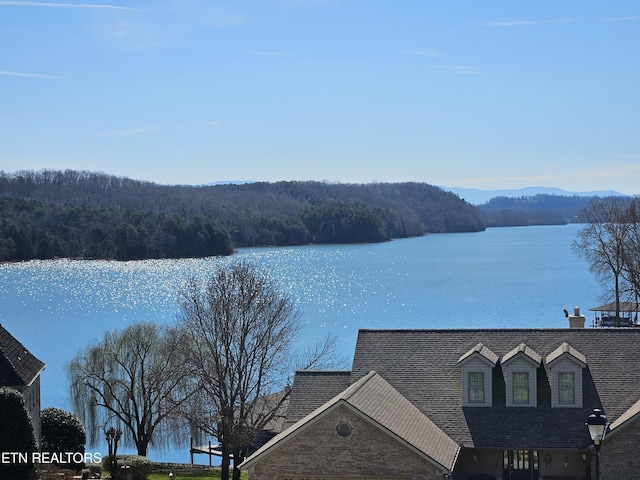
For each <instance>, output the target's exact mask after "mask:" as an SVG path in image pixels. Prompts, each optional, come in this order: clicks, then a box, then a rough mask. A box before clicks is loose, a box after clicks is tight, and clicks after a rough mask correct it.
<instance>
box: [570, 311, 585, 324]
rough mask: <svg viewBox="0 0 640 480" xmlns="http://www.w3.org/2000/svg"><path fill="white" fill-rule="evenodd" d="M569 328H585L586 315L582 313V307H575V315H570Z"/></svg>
mask: <svg viewBox="0 0 640 480" xmlns="http://www.w3.org/2000/svg"><path fill="white" fill-rule="evenodd" d="M568 318H569V328H584V321H585V318H584V315H580V307H574V308H573V315H569V317H568Z"/></svg>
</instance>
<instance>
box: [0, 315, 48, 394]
mask: <svg viewBox="0 0 640 480" xmlns="http://www.w3.org/2000/svg"><path fill="white" fill-rule="evenodd" d="M44 367H45V365H44V363H42V362H41V361H40V360H38V359H37V358H36V357H34V356H33V355H32V354H31V353H30V352H29V351H28V350H27V349H26V348H24V346H23V345H22V344H21V343H20V342H19V341H18V340H16V339H15V338H14V337H13V336H12V335H11V334H10V333H9V332H8V331H7V330H6V329H5V328H4V327H3V326H2V325H0V386H5V387H17V388H20V387H27V386H29V385H31V384H32V383H33V382H34V381H35V379H36V378H38V376H39V375H40V373H41V372H42V371H43V370H44Z"/></svg>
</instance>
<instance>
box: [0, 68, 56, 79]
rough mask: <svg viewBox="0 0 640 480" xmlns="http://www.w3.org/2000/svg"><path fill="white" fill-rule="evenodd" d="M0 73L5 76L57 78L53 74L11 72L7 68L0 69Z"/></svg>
mask: <svg viewBox="0 0 640 480" xmlns="http://www.w3.org/2000/svg"><path fill="white" fill-rule="evenodd" d="M0 75H2V76H5V77H27V78H59V77H57V76H55V75H47V74H44V73H25V72H11V71H8V70H0Z"/></svg>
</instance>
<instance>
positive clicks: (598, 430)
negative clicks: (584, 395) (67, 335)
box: [586, 408, 609, 480]
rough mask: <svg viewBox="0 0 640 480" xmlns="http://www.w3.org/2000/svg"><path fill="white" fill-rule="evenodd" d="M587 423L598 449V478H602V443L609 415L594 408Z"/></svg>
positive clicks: (597, 479)
mask: <svg viewBox="0 0 640 480" xmlns="http://www.w3.org/2000/svg"><path fill="white" fill-rule="evenodd" d="M586 425H587V427H588V428H589V435H591V440H592V441H593V445H594V446H595V449H596V480H600V444H601V443H602V441H603V440H604V437H605V435H606V434H607V427H608V426H609V422H608V421H607V416H606V415H605V414H603V413H602V410H600V409H599V408H594V409H593V413H592V414H591V415H589V419H588V420H587V423H586Z"/></svg>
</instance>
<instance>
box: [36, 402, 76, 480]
mask: <svg viewBox="0 0 640 480" xmlns="http://www.w3.org/2000/svg"><path fill="white" fill-rule="evenodd" d="M40 422H41V429H42V430H41V431H42V451H43V452H51V453H54V452H55V453H64V452H72V453H75V452H80V453H84V444H85V442H86V433H85V429H84V425H82V422H81V421H80V419H79V418H78V417H77V416H75V415H74V414H73V413H70V412H66V411H64V410H61V409H59V408H53V407H51V408H45V409H44V410H42V412H40ZM61 466H67V467H70V468H73V469H76V470H79V469H80V468H82V466H83V465H82V463H73V462H72V463H63V464H61Z"/></svg>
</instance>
